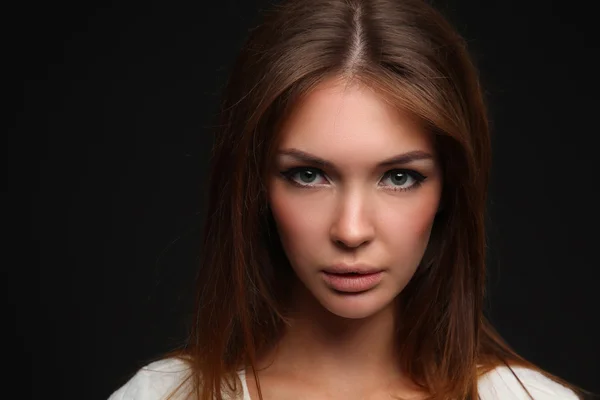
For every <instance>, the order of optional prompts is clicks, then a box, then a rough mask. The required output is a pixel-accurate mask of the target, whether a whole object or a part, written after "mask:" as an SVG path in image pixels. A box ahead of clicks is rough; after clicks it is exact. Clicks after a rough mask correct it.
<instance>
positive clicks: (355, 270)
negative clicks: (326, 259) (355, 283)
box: [323, 265, 383, 276]
mask: <svg viewBox="0 0 600 400" xmlns="http://www.w3.org/2000/svg"><path fill="white" fill-rule="evenodd" d="M382 271H383V270H382V269H381V268H375V267H371V266H368V265H356V266H348V265H334V266H332V267H328V268H325V269H323V272H325V273H326V274H332V275H347V276H355V275H371V274H376V273H379V272H382Z"/></svg>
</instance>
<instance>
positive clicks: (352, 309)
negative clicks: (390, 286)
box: [317, 289, 395, 319]
mask: <svg viewBox="0 0 600 400" xmlns="http://www.w3.org/2000/svg"><path fill="white" fill-rule="evenodd" d="M394 298H395V296H390V295H389V294H386V293H382V292H381V291H380V292H378V291H377V290H376V289H374V290H369V291H367V292H364V293H360V294H345V293H341V294H338V293H335V292H333V291H329V293H324V294H321V295H320V296H318V297H317V300H318V301H319V303H321V305H322V306H323V307H324V308H325V309H326V310H328V311H329V312H331V313H332V314H335V315H337V316H338V317H341V318H348V319H363V318H369V317H371V316H373V315H375V314H377V313H379V312H381V311H382V310H384V309H387V308H388V307H391V306H392V303H393V300H394Z"/></svg>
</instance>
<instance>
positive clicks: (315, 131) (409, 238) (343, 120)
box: [247, 79, 442, 399]
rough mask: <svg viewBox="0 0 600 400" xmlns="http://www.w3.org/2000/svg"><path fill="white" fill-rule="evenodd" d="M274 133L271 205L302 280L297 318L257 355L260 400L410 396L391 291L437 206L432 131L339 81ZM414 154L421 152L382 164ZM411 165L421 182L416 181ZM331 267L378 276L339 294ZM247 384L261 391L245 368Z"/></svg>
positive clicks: (405, 275)
mask: <svg viewBox="0 0 600 400" xmlns="http://www.w3.org/2000/svg"><path fill="white" fill-rule="evenodd" d="M279 134H280V135H281V136H280V139H281V140H280V142H279V147H278V150H279V152H278V154H277V156H276V159H275V160H274V163H273V171H272V174H271V177H270V181H269V185H268V187H269V204H270V207H271V210H272V213H273V217H274V219H275V221H276V224H277V228H278V231H279V235H280V237H281V241H282V244H283V247H284V249H285V251H286V254H287V257H288V259H289V260H290V263H291V265H292V268H293V269H294V271H295V273H296V276H297V284H296V285H295V287H294V290H293V299H294V302H293V304H294V307H293V310H294V313H293V315H292V318H291V319H292V325H291V326H290V327H289V328H288V329H287V331H286V332H285V334H284V336H283V338H282V340H281V341H280V342H279V343H278V345H277V347H276V348H275V349H273V350H272V351H269V352H267V353H266V354H264V355H261V356H260V357H259V366H262V367H259V370H258V371H257V372H258V374H259V378H260V383H261V388H262V390H263V394H265V398H266V399H269V398H277V399H286V398H289V399H292V398H293V399H298V398H311V399H315V398H323V399H335V398H339V399H367V398H368V399H376V398H387V399H389V398H390V397H389V394H390V393H392V392H393V393H395V394H400V395H403V396H407V397H408V398H415V396H416V393H417V392H416V389H415V388H414V387H412V385H411V383H410V381H409V380H408V379H406V377H404V376H403V375H402V372H401V371H399V370H398V367H397V366H396V364H397V363H396V359H395V358H394V347H395V344H394V335H393V330H394V326H395V323H398V322H399V321H397V320H396V318H397V317H396V310H395V308H396V307H395V302H394V299H396V297H397V296H398V294H399V293H400V292H401V291H402V290H403V288H404V287H405V286H406V284H407V283H408V282H409V280H410V279H411V277H412V276H413V274H414V272H415V270H416V269H417V266H418V265H419V262H420V261H421V259H422V257H423V254H424V252H425V249H426V246H427V243H428V241H429V237H430V233H431V228H432V225H433V221H434V217H435V215H436V212H437V211H438V208H439V203H440V195H441V189H442V182H441V171H440V170H439V165H438V162H437V161H436V155H435V152H434V146H433V142H432V140H431V136H430V135H429V134H428V133H427V132H425V131H424V130H423V129H422V128H421V127H420V126H419V124H418V123H416V122H415V121H414V120H413V119H411V118H409V116H408V115H407V114H406V113H403V112H401V111H400V110H397V109H394V108H392V107H391V105H390V104H389V103H386V102H385V101H383V99H382V98H381V97H380V96H379V95H378V94H377V93H375V92H374V91H372V90H370V89H368V88H366V87H364V86H359V85H358V84H353V85H346V84H345V82H344V81H342V80H339V79H336V80H330V81H327V82H324V83H322V84H321V85H320V86H319V87H318V88H317V89H316V90H314V91H313V92H311V93H310V94H309V95H307V96H306V97H305V98H304V99H303V100H302V101H301V102H300V103H299V104H298V105H297V106H296V108H295V110H294V112H293V113H292V115H291V116H290V118H289V119H288V120H287V121H286V123H285V124H284V125H283V127H282V129H281V131H280V132H279ZM297 151H301V152H304V153H307V154H310V155H312V156H316V157H319V158H321V159H324V160H327V161H328V163H330V164H331V165H327V166H323V165H321V164H318V163H317V164H315V163H310V162H306V161H304V160H301V159H299V158H298V157H297V156H294V155H293V154H292V153H293V152H297ZM409 152H418V154H420V155H421V156H423V155H425V158H422V159H418V160H413V161H411V162H409V163H403V164H392V165H385V166H381V165H378V164H380V163H381V162H382V161H384V160H386V159H389V158H392V157H394V156H397V155H399V154H405V153H409ZM427 155H428V156H429V157H427ZM298 167H305V169H304V170H294V172H293V173H288V175H287V177H286V176H284V175H282V171H288V170H290V169H291V168H298ZM306 168H308V171H307V169H306ZM407 171H415V172H417V173H418V174H420V175H422V176H424V177H426V178H425V179H424V180H423V181H422V182H421V184H420V185H419V184H417V183H418V179H417V178H418V175H415V174H413V175H411V173H408V172H407ZM394 189H411V190H394ZM338 263H345V264H349V265H355V264H364V265H369V266H372V267H376V268H381V269H383V273H382V280H381V281H380V283H379V284H378V285H377V286H375V287H374V288H372V289H370V290H368V291H366V292H363V293H359V294H356V293H355V294H349V293H340V292H337V291H335V290H333V289H332V288H331V287H330V286H329V285H328V284H327V283H326V281H325V280H324V279H323V272H322V269H323V268H326V267H328V266H331V265H334V264H338ZM247 383H248V387H249V390H250V394H251V397H252V398H256V399H257V398H258V393H257V390H256V384H255V382H254V378H253V376H252V374H251V373H248V374H247ZM315 393H318V394H319V396H322V397H315Z"/></svg>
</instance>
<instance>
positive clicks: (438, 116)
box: [172, 0, 575, 400]
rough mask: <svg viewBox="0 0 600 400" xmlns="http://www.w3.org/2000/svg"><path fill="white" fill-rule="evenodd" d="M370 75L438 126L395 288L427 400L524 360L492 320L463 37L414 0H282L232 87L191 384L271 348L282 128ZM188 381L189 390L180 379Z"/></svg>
mask: <svg viewBox="0 0 600 400" xmlns="http://www.w3.org/2000/svg"><path fill="white" fill-rule="evenodd" d="M331 78H341V79H343V81H345V82H346V83H347V84H351V83H356V84H361V85H365V86H368V87H370V88H372V89H374V90H376V91H377V92H378V93H379V94H381V98H382V99H385V101H387V102H389V103H390V104H392V105H394V107H397V108H398V109H402V110H406V111H408V112H409V113H410V114H411V115H413V116H415V117H416V118H418V120H419V121H420V122H421V124H422V125H423V126H424V127H425V128H426V130H427V131H428V132H430V133H431V134H432V136H433V137H434V144H435V149H436V153H437V154H438V156H439V162H440V165H441V170H442V173H443V191H442V204H443V206H442V208H441V211H440V212H438V214H437V215H436V217H435V220H434V223H433V228H432V233H431V237H430V241H429V243H428V247H427V249H426V252H425V255H424V256H423V259H422V261H421V263H420V265H419V267H418V268H417V271H416V273H415V275H414V276H413V278H412V279H411V281H410V282H409V283H408V285H407V286H406V287H405V288H404V289H403V291H402V292H401V293H400V294H399V296H398V305H399V307H398V312H399V313H400V315H402V320H403V324H402V325H401V326H400V327H399V328H398V331H397V340H398V344H399V345H400V351H399V353H398V359H399V362H400V365H401V367H402V369H403V370H404V371H405V372H406V374H407V375H408V376H409V377H410V378H411V379H412V380H413V381H414V383H415V384H416V385H418V386H419V387H420V388H421V389H423V390H424V391H425V392H426V393H428V394H429V395H430V397H431V398H433V399H447V398H455V399H475V398H477V397H478V391H477V381H478V378H479V377H480V376H481V375H482V374H484V373H486V372H488V371H490V370H492V369H494V368H495V367H497V366H503V365H504V366H509V367H514V366H524V367H528V368H532V369H534V370H537V371H540V372H542V373H543V374H544V375H545V376H547V377H549V378H551V379H553V380H555V381H556V382H559V383H561V384H563V385H565V386H568V387H570V388H572V389H574V390H575V387H574V386H572V385H569V384H567V383H566V382H564V381H563V380H561V379H559V378H558V377H555V376H553V375H551V374H549V373H547V372H545V371H543V370H541V369H540V368H538V367H536V366H535V365H533V364H532V363H531V362H528V361H526V360H525V359H524V358H522V357H520V356H519V355H517V354H516V353H515V352H514V351H513V350H512V349H511V348H510V347H509V346H508V345H507V344H506V343H505V342H504V341H503V340H502V339H501V337H500V336H499V335H498V333H497V332H496V331H495V330H494V329H493V327H492V326H491V324H490V323H489V322H488V320H487V319H486V318H485V316H484V312H483V311H484V310H483V305H484V294H485V293H484V292H485V274H486V273H485V256H486V234H485V228H484V220H485V204H486V194H487V186H488V179H489V170H490V164H491V146H490V135H489V127H488V119H487V111H486V106H485V103H484V98H483V95H482V90H481V87H480V83H479V77H478V73H477V70H476V68H475V66H474V64H473V61H472V60H471V58H470V57H469V54H468V51H467V48H466V43H465V40H464V39H463V38H462V37H461V36H460V35H459V34H458V33H457V32H456V31H455V30H454V29H453V28H452V26H451V25H450V24H449V22H448V21H447V20H446V19H444V18H443V17H442V15H441V14H440V13H439V12H437V11H436V10H434V8H432V7H431V6H430V5H428V4H427V3H426V2H424V1H419V0H397V1H394V0H293V1H287V2H284V3H283V4H280V5H277V6H273V8H272V9H271V10H270V11H268V12H266V13H265V15H264V21H263V23H262V24H261V25H260V26H258V27H257V28H256V29H254V30H253V31H252V32H251V34H250V37H249V39H248V41H247V42H246V44H245V45H244V46H243V48H242V50H241V52H240V54H239V57H238V59H237V62H236V63H235V65H234V68H233V70H232V72H231V75H230V78H229V81H228V83H227V86H226V88H225V96H224V100H223V102H222V107H221V109H220V113H219V118H220V119H219V123H218V129H217V130H216V136H215V140H214V147H213V153H212V159H211V165H210V171H211V175H210V182H209V191H208V204H207V218H206V226H205V231H204V239H203V244H202V246H203V251H202V259H201V268H200V269H199V272H198V278H197V297H196V304H195V307H196V308H195V313H194V316H193V319H194V321H193V324H192V328H191V331H190V335H189V339H188V341H187V343H186V345H185V346H184V347H183V348H182V349H179V350H177V351H176V352H174V353H172V355H175V356H177V357H179V358H182V359H184V360H186V362H187V363H188V364H189V365H190V374H189V376H188V379H187V381H188V382H191V383H192V385H191V389H190V395H192V396H194V397H195V398H198V399H203V400H208V399H211V400H212V399H215V398H216V399H218V400H221V399H222V397H221V388H222V384H223V382H228V386H229V387H230V388H231V389H234V388H235V385H236V383H235V382H236V378H235V377H236V371H238V370H239V369H240V368H243V367H244V366H245V365H250V366H251V367H252V370H253V371H254V377H255V379H256V380H257V386H258V391H259V397H260V398H261V399H262V394H261V390H260V383H259V382H258V376H257V374H256V368H255V367H256V360H257V354H260V352H261V351H262V350H263V349H266V348H268V347H269V346H272V345H273V344H275V343H276V342H277V341H278V339H279V338H280V336H281V333H282V328H283V327H284V326H285V324H286V315H285V305H286V296H285V294H286V293H287V292H288V291H287V288H288V286H287V285H289V284H290V282H291V276H292V274H293V272H292V270H291V267H290V265H289V261H288V260H287V258H286V256H285V253H284V251H283V249H282V246H281V243H280V242H279V237H278V234H277V230H276V229H275V225H274V220H273V217H272V214H271V211H270V209H269V205H268V201H267V173H268V171H269V167H270V163H271V162H272V157H273V154H274V150H276V147H277V140H278V135H277V133H278V129H279V127H280V126H281V124H282V123H283V122H284V121H285V120H286V117H287V116H289V114H290V112H291V110H292V109H293V108H294V106H295V105H296V104H297V103H298V101H300V100H301V99H302V98H303V97H304V96H306V95H307V94H308V93H309V92H310V91H311V90H312V89H314V88H315V87H317V86H318V85H319V84H320V83H322V82H324V81H326V80H328V79H331ZM179 389H181V387H180V388H179Z"/></svg>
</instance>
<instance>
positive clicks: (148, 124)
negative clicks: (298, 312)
mask: <svg viewBox="0 0 600 400" xmlns="http://www.w3.org/2000/svg"><path fill="white" fill-rule="evenodd" d="M265 4H266V2H265V1H255V2H253V1H248V0H243V1H242V0H237V1H234V0H222V1H219V2H213V3H211V4H208V3H206V4H204V3H203V2H200V1H187V2H166V1H164V2H158V1H146V2H141V1H138V2H135V3H133V2H123V1H121V2H115V3H114V4H111V3H110V2H100V1H79V2H75V1H71V2H64V1H63V2H58V3H56V2H43V3H42V2H38V3H36V2H30V3H25V2H22V4H20V5H16V6H15V5H13V6H11V7H12V8H10V9H8V10H7V11H6V13H5V19H6V20H7V24H8V25H7V26H9V28H10V29H9V34H7V35H6V36H5V37H4V42H5V43H6V46H7V47H6V49H5V50H8V51H6V52H5V54H8V57H7V61H6V63H5V65H8V66H9V67H12V69H11V71H10V73H11V74H12V75H5V76H4V81H5V83H6V84H7V85H8V84H12V83H15V81H16V84H17V92H16V93H17V98H16V100H13V101H11V105H12V104H16V105H17V110H16V111H17V113H16V120H15V122H16V124H14V125H12V126H13V127H14V128H16V129H11V130H10V131H9V135H8V136H7V138H8V146H7V147H6V148H5V149H6V150H7V155H8V158H7V166H8V169H7V171H8V175H7V176H8V181H9V183H10V184H11V185H13V184H14V189H16V190H15V193H16V195H17V196H16V197H14V199H16V200H17V204H15V205H16V206H19V205H21V206H25V207H24V209H25V210H24V211H23V212H18V211H16V210H18V207H17V208H14V210H15V211H13V209H12V208H5V211H6V214H7V215H6V217H7V219H6V220H7V221H8V220H11V221H16V222H17V224H16V225H15V229H14V230H13V231H10V234H11V237H12V238H16V239H17V240H15V241H14V245H12V244H11V245H9V247H10V248H9V250H11V249H12V250H17V254H18V257H15V258H9V257H7V258H6V260H5V262H6V264H5V271H7V273H8V274H7V275H8V278H9V279H8V280H7V283H6V284H5V285H6V291H5V293H7V294H8V304H9V306H10V308H11V310H12V313H11V314H10V315H13V316H14V321H13V322H14V326H15V335H14V340H12V341H10V342H7V343H8V345H7V346H6V347H7V349H8V352H9V354H11V355H15V356H16V358H14V360H15V362H14V363H12V364H11V366H12V367H11V368H10V369H11V371H12V372H13V373H15V376H17V377H19V378H20V379H23V378H25V379H26V381H27V382H26V383H25V385H23V386H21V388H22V389H23V390H25V391H27V394H29V392H30V393H31V395H32V396H33V397H34V398H40V399H41V398H74V399H75V398H76V399H83V398H86V399H88V398H89V399H105V398H106V397H107V396H108V395H109V394H110V393H111V392H112V391H114V390H115V389H117V387H118V386H120V385H121V384H123V383H124V382H125V380H126V379H127V378H128V376H129V374H131V373H133V372H134V371H135V370H137V369H138V368H139V367H141V366H142V365H143V364H144V363H145V362H146V361H147V360H149V359H150V358H152V357H156V356H158V355H160V354H161V353H162V352H164V351H166V350H168V349H170V348H172V347H174V346H176V345H178V344H179V343H181V341H182V340H183V338H184V336H185V326H186V325H185V321H184V317H185V315H186V313H187V312H189V310H190V304H191V299H192V295H191V290H192V279H193V277H194V274H195V270H196V268H197V257H198V246H199V238H200V227H201V224H202V219H203V217H202V211H203V201H204V189H203V187H204V183H205V180H206V172H207V156H208V149H209V147H210V143H211V142H210V135H209V132H210V125H211V124H212V123H213V121H214V119H213V116H214V114H215V112H216V110H217V103H218V99H219V92H220V89H221V88H222V85H223V84H224V81H225V78H226V74H227V72H228V71H229V69H230V67H231V65H232V62H233V60H234V57H235V54H236V51H237V50H238V49H239V47H240V45H241V44H242V41H243V39H244V38H245V36H246V34H247V31H248V29H249V28H250V27H252V26H253V25H254V24H255V23H256V21H257V9H258V8H259V7H262V6H264V5H265ZM437 4H438V5H440V6H441V7H442V8H443V9H444V10H445V12H446V14H447V15H449V17H450V18H451V20H452V21H453V22H454V23H455V24H456V26H457V28H458V29H459V31H460V32H461V33H463V35H465V36H466V38H467V39H468V42H469V44H470V47H471V50H472V52H473V54H474V56H475V58H476V61H477V64H478V65H479V67H480V69H481V73H482V80H483V83H484V86H485V88H486V95H487V98H488V102H489V104H490V114H491V122H492V128H493V134H494V139H493V147H494V166H493V174H492V175H493V176H492V185H491V193H490V194H491V201H490V220H491V223H490V225H489V237H490V245H489V247H490V281H489V285H488V286H489V295H490V296H489V306H490V307H489V310H490V311H489V315H490V317H491V319H492V320H493V321H494V322H495V323H496V324H497V326H498V329H499V331H500V332H501V333H502V334H503V335H504V336H505V338H506V339H507V340H508V341H509V342H510V343H511V344H512V345H513V346H514V347H515V348H516V349H517V350H518V351H519V352H520V353H521V354H523V355H524V356H525V357H528V358H529V359H531V360H532V361H534V362H536V363H537V364H539V365H540V366H542V367H544V368H546V369H547V370H549V371H551V372H553V373H556V374H558V375H559V376H562V377H563V378H566V379H567V380H570V381H571V382H573V383H575V384H579V385H581V386H583V387H584V388H586V389H589V390H593V391H596V392H600V379H599V378H598V377H600V351H599V350H600V346H599V344H598V338H600V329H599V328H598V324H597V322H598V321H597V317H598V306H599V302H598V294H597V291H598V279H597V277H598V275H597V271H596V270H597V269H598V267H600V265H599V262H598V259H597V247H596V246H598V245H597V241H598V238H599V235H598V233H597V227H598V211H597V206H598V204H599V197H598V194H597V192H598V191H597V188H596V186H597V173H598V172H599V171H598V167H597V162H596V161H597V158H598V150H597V148H596V147H595V146H594V145H595V143H597V141H598V138H597V136H598V134H599V129H598V124H597V121H598V115H599V112H598V106H599V102H598V97H597V96H598V71H599V70H600V63H599V62H598V60H597V57H598V41H597V40H598V28H597V20H596V19H595V18H593V8H594V7H593V2H591V3H590V5H587V2H584V1H561V2H552V4H550V2H547V1H535V2H532V1H528V2H518V1H503V2H486V1H479V0H471V1H440V2H438V3H437ZM13 77H17V78H16V79H13ZM5 193H6V192H5ZM11 198H12V197H11ZM21 234H22V235H21ZM3 264H4V263H3ZM9 340H10V339H9ZM23 396H25V395H24V394H23V395H19V396H17V397H19V398H22V397H23Z"/></svg>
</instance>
